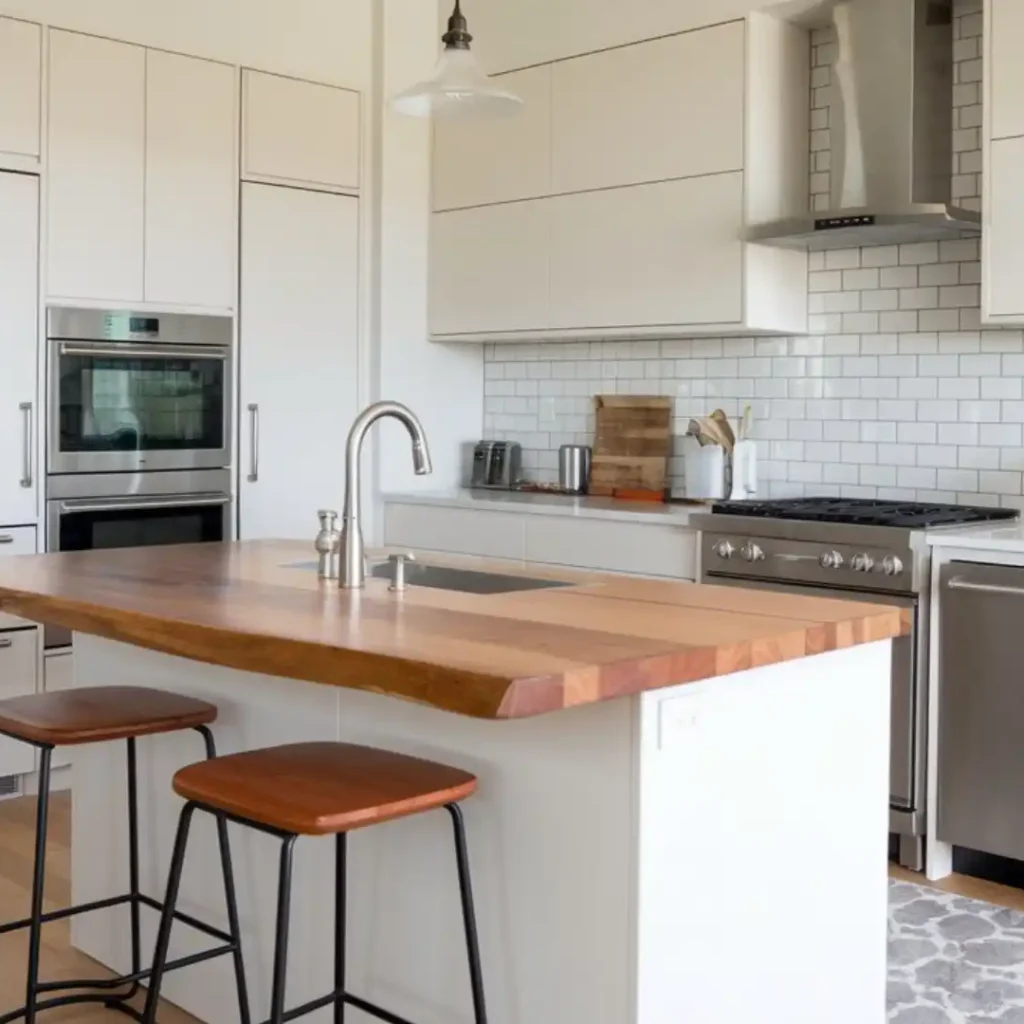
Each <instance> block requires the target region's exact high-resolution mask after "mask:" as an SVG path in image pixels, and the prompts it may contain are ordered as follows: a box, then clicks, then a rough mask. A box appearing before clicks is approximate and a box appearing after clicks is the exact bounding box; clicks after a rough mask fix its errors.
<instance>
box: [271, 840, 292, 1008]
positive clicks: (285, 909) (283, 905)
mask: <svg viewBox="0 0 1024 1024" xmlns="http://www.w3.org/2000/svg"><path fill="white" fill-rule="evenodd" d="M297 838H298V836H293V835H290V836H288V837H287V838H286V839H285V840H284V842H283V843H282V844H281V872H280V879H279V881H278V889H277V932H276V935H275V939H274V987H273V991H272V993H271V997H270V1020H269V1022H268V1024H284V998H285V989H286V987H287V982H288V931H289V927H290V925H291V909H292V861H293V854H294V852H295V840H296V839H297Z"/></svg>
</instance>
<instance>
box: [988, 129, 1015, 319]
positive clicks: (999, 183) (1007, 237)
mask: <svg viewBox="0 0 1024 1024" xmlns="http://www.w3.org/2000/svg"><path fill="white" fill-rule="evenodd" d="M989 161H990V164H989V179H988V181H989V187H988V192H989V194H988V196H987V198H986V203H985V205H986V211H987V212H986V217H985V232H984V236H983V240H982V242H983V247H984V252H985V261H984V268H983V269H984V288H983V292H984V296H985V309H984V312H985V315H986V316H989V317H994V318H1006V317H1010V318H1014V319H1017V320H1020V319H1024V292H1022V290H1021V280H1022V278H1024V247H1022V246H1021V238H1024V191H1022V190H1021V187H1020V185H1021V180H1022V179H1024V138H1019V139H999V140H997V141H995V142H993V143H992V148H991V153H990V156H989Z"/></svg>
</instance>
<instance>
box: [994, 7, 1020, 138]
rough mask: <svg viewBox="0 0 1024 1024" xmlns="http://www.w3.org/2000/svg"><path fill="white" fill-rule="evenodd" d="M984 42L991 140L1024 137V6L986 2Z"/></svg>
mask: <svg viewBox="0 0 1024 1024" xmlns="http://www.w3.org/2000/svg"><path fill="white" fill-rule="evenodd" d="M985 38H986V40H987V44H986V45H987V47H988V58H989V59H988V60H987V61H986V62H985V63H986V65H988V66H990V70H989V71H988V76H989V78H988V81H989V90H988V105H989V110H990V113H989V128H990V137H991V138H993V139H1006V138H1010V137H1012V136H1017V135H1024V61H1022V60H1021V46H1022V45H1024V3H1021V0H988V9H987V18H986V22H985Z"/></svg>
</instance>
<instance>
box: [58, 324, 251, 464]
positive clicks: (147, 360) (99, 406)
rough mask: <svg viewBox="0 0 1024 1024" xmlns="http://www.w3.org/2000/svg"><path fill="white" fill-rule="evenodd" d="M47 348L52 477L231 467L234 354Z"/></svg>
mask: <svg viewBox="0 0 1024 1024" xmlns="http://www.w3.org/2000/svg"><path fill="white" fill-rule="evenodd" d="M50 346H51V347H50V353H49V355H50V389H49V392H50V393H49V396H48V397H49V402H48V406H49V424H48V426H49V431H48V436H49V440H48V444H47V471H48V472H50V473H104V472H107V473H109V472H115V473H116V472H130V471H137V470H160V469H205V468H211V469H214V468H221V467H228V466H230V464H231V440H230V439H231V430H230V423H231V409H230V390H231V388H230V381H231V367H230V353H231V349H230V347H229V346H225V347H221V346H213V345H167V344H162V343H161V344H148V345H147V344H139V343H134V342H130V343H118V342H92V341H52V342H51V343H50Z"/></svg>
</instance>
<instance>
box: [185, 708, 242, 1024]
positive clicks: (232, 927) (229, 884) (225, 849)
mask: <svg viewBox="0 0 1024 1024" xmlns="http://www.w3.org/2000/svg"><path fill="white" fill-rule="evenodd" d="M196 732H198V733H199V735H200V736H202V737H203V743H204V744H205V745H206V759H207V760H208V761H212V760H213V759H214V758H215V757H216V756H217V745H216V743H215V742H214V739H213V733H212V732H211V731H210V729H209V728H208V727H207V726H205V725H200V726H197V727H196ZM214 817H215V818H216V819H217V844H218V846H219V847H220V866H221V873H222V874H223V875H224V899H225V902H226V903H227V909H228V933H229V934H230V935H231V939H232V941H233V942H234V943H235V949H234V951H233V953H232V959H233V961H234V965H235V987H236V988H237V989H238V1018H239V1021H240V1022H241V1024H249V1022H250V1020H251V1019H252V1018H251V1014H250V1010H249V987H248V985H247V984H246V980H245V959H244V958H243V956H242V927H241V924H240V923H239V918H238V898H237V896H236V893H235V872H234V868H233V867H232V861H231V845H230V843H229V841H228V822H227V818H225V817H224V816H223V815H222V814H215V815H214Z"/></svg>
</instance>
